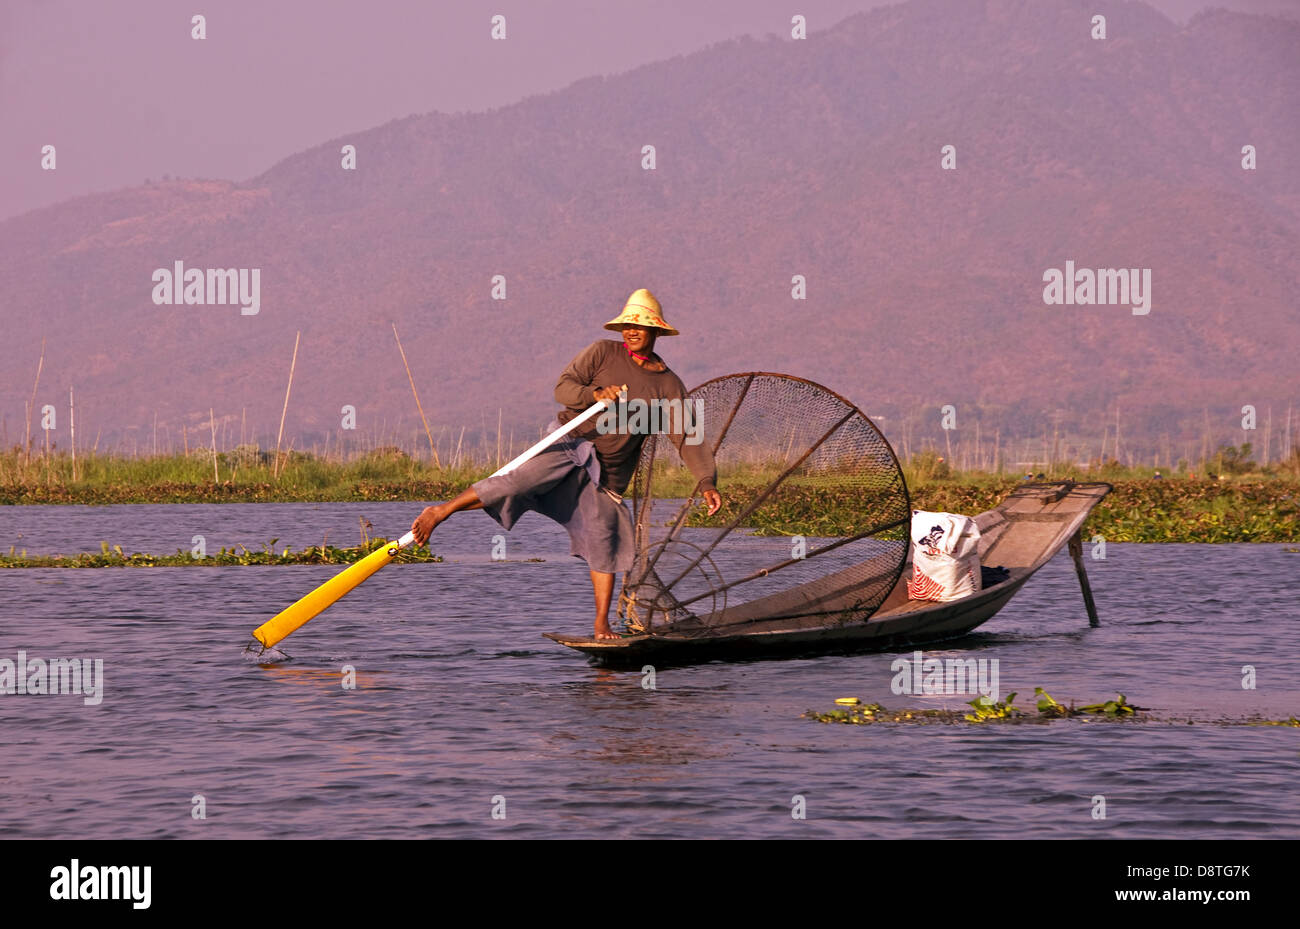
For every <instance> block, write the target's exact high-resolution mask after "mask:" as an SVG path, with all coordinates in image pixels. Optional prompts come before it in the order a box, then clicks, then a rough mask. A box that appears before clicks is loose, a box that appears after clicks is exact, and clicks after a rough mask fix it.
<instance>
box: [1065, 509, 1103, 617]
mask: <svg viewBox="0 0 1300 929" xmlns="http://www.w3.org/2000/svg"><path fill="white" fill-rule="evenodd" d="M1070 557H1071V558H1073V559H1074V573H1075V574H1077V575H1079V588H1080V589H1081V590H1082V591H1083V603H1084V606H1086V607H1087V608H1088V625H1089V626H1092V627H1093V628H1096V627H1097V626H1100V625H1101V620H1099V619H1098V618H1097V604H1096V603H1095V602H1094V601H1093V599H1092V587H1091V586H1089V584H1088V572H1087V571H1085V570H1084V567H1083V529H1082V527H1081V528H1079V529H1077V530H1075V533H1074V535H1072V536H1070Z"/></svg>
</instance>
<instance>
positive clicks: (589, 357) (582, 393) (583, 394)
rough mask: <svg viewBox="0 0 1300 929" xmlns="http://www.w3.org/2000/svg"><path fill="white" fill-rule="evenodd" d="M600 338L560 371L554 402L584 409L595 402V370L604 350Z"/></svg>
mask: <svg viewBox="0 0 1300 929" xmlns="http://www.w3.org/2000/svg"><path fill="white" fill-rule="evenodd" d="M604 341H608V340H600V341H596V342H592V343H591V344H590V345H588V346H587V347H586V348H584V349H583V350H582V351H581V352H579V353H578V356H577V357H576V358H574V359H573V360H572V361H570V362H569V366H568V367H567V368H565V369H564V370H563V371H562V372H561V373H560V379H559V381H558V382H556V385H555V402H556V403H558V404H560V405H561V406H565V407H568V408H569V409H571V410H585V409H587V407H589V406H591V405H592V404H593V403H595V402H596V400H597V399H601V398H598V397H597V396H596V388H597V386H598V385H597V384H596V383H595V380H596V372H597V370H599V368H600V363H601V359H602V357H603V353H604V351H605V349H604V347H603V345H602V342H604Z"/></svg>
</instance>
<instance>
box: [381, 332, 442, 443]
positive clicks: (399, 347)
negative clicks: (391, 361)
mask: <svg viewBox="0 0 1300 929" xmlns="http://www.w3.org/2000/svg"><path fill="white" fill-rule="evenodd" d="M392 326H393V338H394V339H397V350H398V351H399V352H401V354H402V366H403V367H404V368H406V379H407V380H408V381H410V382H411V393H412V395H414V397H415V408H416V409H417V410H419V411H420V422H422V423H424V435H425V437H426V438H428V440H429V452H430V453H431V454H432V455H433V464H434V467H437V468H441V467H442V462H441V461H440V460H439V459H438V449H436V448H435V447H434V445H433V433H431V432H430V431H429V421H428V420H427V419H425V418H424V407H423V406H422V405H421V404H420V393H419V391H417V390H416V389H415V378H414V377H413V376H412V375H411V366H410V365H409V364H407V363H406V352H405V351H404V350H403V349H402V340H401V339H400V338H398V335H397V323H393V324H392Z"/></svg>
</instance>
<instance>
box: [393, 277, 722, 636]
mask: <svg viewBox="0 0 1300 929" xmlns="http://www.w3.org/2000/svg"><path fill="white" fill-rule="evenodd" d="M605 328H606V329H609V330H611V331H613V332H619V333H622V336H623V340H622V341H621V342H615V341H613V340H610V339H599V340H597V341H595V342H593V343H592V344H591V345H588V346H587V347H586V348H585V349H583V350H582V352H581V353H580V354H579V355H578V356H577V357H576V358H574V359H573V361H571V362H569V366H568V367H567V368H565V369H564V371H563V373H561V374H560V379H559V382H558V383H557V384H556V385H555V401H556V402H557V403H559V404H561V405H562V406H563V407H564V409H563V410H561V411H560V413H559V415H558V416H557V417H556V422H553V423H551V425H550V426H549V427H548V429H547V431H548V432H550V431H554V430H555V429H558V428H559V427H560V426H561V425H563V424H564V423H566V422H568V421H569V420H571V419H573V418H574V417H575V416H578V415H579V414H581V413H582V412H583V411H584V410H586V409H588V408H589V407H590V406H591V405H592V404H594V403H596V402H597V401H599V400H620V393H621V388H622V385H626V387H627V393H626V395H625V396H623V397H622V398H621V401H622V402H624V403H626V404H627V405H628V406H633V405H635V404H643V406H642V407H641V409H642V410H644V409H645V408H646V407H650V408H652V409H663V408H665V407H668V408H675V409H677V410H680V411H681V412H682V415H681V416H679V417H678V418H677V420H676V421H673V420H672V418H671V417H668V420H669V421H668V422H667V423H665V422H663V417H659V418H657V419H656V418H654V417H651V418H650V421H651V422H655V424H656V425H658V426H659V427H661V429H662V431H664V432H667V433H668V435H669V438H670V439H671V441H672V442H673V444H674V446H676V448H677V451H678V453H679V454H680V455H681V457H682V461H683V462H684V463H685V464H686V466H687V467H688V468H689V469H690V471H691V474H692V475H694V477H695V479H696V480H697V481H698V482H699V484H698V486H699V489H700V492H701V494H702V495H703V497H704V502H705V503H706V504H707V505H708V513H709V515H710V516H712V515H713V514H714V513H716V512H717V511H718V510H719V509H720V508H721V507H722V497H721V495H720V494H719V493H718V491H717V488H716V486H715V482H716V480H717V469H716V467H715V465H714V461H713V450H712V448H711V447H710V446H709V444H708V442H706V441H702V436H700V435H699V434H698V432H697V434H694V435H689V434H688V433H689V432H690V430H689V424H688V423H687V422H686V419H687V418H688V417H689V415H690V410H691V409H692V408H691V406H690V404H688V403H687V401H686V388H685V386H684V385H683V384H682V381H681V378H679V377H678V376H677V375H676V374H674V373H673V372H672V371H671V370H669V368H668V365H667V364H666V363H665V362H664V360H663V359H662V358H660V357H659V356H658V355H657V354H656V353H655V350H654V347H655V341H656V340H657V339H658V338H660V337H661V336H670V335H678V334H679V333H678V331H677V330H676V329H674V328H673V327H672V326H670V325H668V323H666V322H664V318H663V311H662V309H661V308H660V306H659V301H658V300H656V299H655V297H654V295H653V294H652V293H650V291H648V290H646V289H644V288H642V289H641V290H637V291H636V292H634V293H633V294H632V296H630V297H628V299H627V303H626V305H624V307H623V311H622V313H620V314H619V315H618V316H616V317H615V318H614V319H611V320H610V321H609V322H607V323H605ZM646 422H647V418H646V417H644V416H642V417H635V416H633V417H628V416H618V417H615V416H602V417H598V418H597V419H596V422H595V423H592V422H591V421H589V422H587V423H585V424H583V425H582V426H581V427H579V428H578V429H577V430H575V432H573V433H570V434H569V435H568V436H566V437H564V438H563V439H561V440H560V441H558V442H555V443H553V444H552V445H550V446H549V447H548V448H546V449H545V450H544V451H542V452H541V453H540V454H538V455H537V456H536V457H534V458H532V459H530V460H529V461H527V462H525V463H524V464H522V465H520V466H519V467H518V468H516V469H515V470H513V471H511V472H510V473H508V474H502V475H500V476H497V477H487V478H484V479H483V480H481V481H478V482H476V483H475V484H473V485H472V486H470V488H469V489H468V490H465V491H464V492H463V493H461V494H460V495H459V496H457V497H456V498H455V499H454V500H451V501H449V502H447V503H441V504H437V505H435V506H429V507H425V509H424V511H423V512H421V513H420V515H419V516H418V517H416V519H415V522H413V523H411V532H412V533H414V535H415V542H416V544H417V545H423V544H424V543H425V542H426V541H428V538H429V535H430V533H432V532H433V530H434V529H435V528H436V527H437V526H438V524H439V523H441V522H442V521H443V520H444V519H446V518H447V517H448V516H450V515H451V514H452V513H456V512H459V511H460V510H477V509H484V510H487V512H488V515H490V516H491V517H492V518H493V519H495V520H496V521H497V522H498V523H500V524H501V526H502V528H504V529H510V528H511V527H512V526H513V525H514V524H515V523H516V522H517V521H518V520H519V517H520V516H522V515H523V514H524V513H526V512H527V511H529V510H535V511H536V512H538V513H541V514H543V515H544V516H549V517H550V518H551V519H553V520H555V521H556V522H557V523H559V524H560V525H562V526H564V528H565V529H566V530H567V531H568V533H569V540H570V543H571V544H570V550H571V551H572V553H573V554H574V555H576V556H578V557H580V558H582V559H584V560H585V561H586V562H587V567H588V568H589V570H590V573H591V586H592V590H593V592H594V593H595V597H596V622H595V633H594V634H595V637H596V638H597V639H613V638H616V636H615V635H614V632H613V630H611V629H610V625H609V607H610V603H611V601H612V600H613V595H614V574H615V572H618V573H622V572H624V571H627V570H628V569H630V568H631V567H632V562H633V557H634V555H635V547H636V540H635V538H634V533H633V529H632V517H631V514H630V513H629V512H628V509H627V504H626V503H624V502H623V496H622V495H623V492H624V491H625V490H627V486H628V484H630V483H631V481H632V477H633V475H634V474H635V473H636V467H637V462H638V461H639V459H640V455H641V443H642V442H644V441H645V438H646V435H647V434H648V433H649V430H648V429H647V428H646V426H645V425H643V424H645V423H646ZM611 423H619V424H627V429H626V430H625V431H620V430H619V429H618V428H610V424H611ZM634 425H635V426H636V428H633V426H634ZM664 427H667V428H664Z"/></svg>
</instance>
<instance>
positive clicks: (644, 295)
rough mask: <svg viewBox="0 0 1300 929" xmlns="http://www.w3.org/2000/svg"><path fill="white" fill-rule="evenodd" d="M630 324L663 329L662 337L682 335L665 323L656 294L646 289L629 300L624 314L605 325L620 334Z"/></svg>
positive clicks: (624, 308)
mask: <svg viewBox="0 0 1300 929" xmlns="http://www.w3.org/2000/svg"><path fill="white" fill-rule="evenodd" d="M628 324H631V325H633V326H646V327H648V328H652V329H661V330H663V332H662V335H681V333H680V332H678V331H677V330H676V329H674V328H673V327H672V326H670V325H668V324H667V323H666V322H664V317H663V311H662V310H661V309H660V308H659V301H658V300H656V299H655V295H654V294H652V293H650V291H648V290H646V289H645V288H644V287H642V288H641V289H640V290H638V291H636V292H635V293H633V294H632V296H630V297H628V298H627V304H626V305H625V306H624V307H623V312H622V313H620V314H618V316H617V317H615V318H614V319H611V320H610V321H609V322H607V323H605V328H606V329H612V330H613V331H615V332H620V331H622V329H623V327H624V326H626V325H628Z"/></svg>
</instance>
